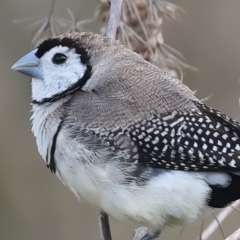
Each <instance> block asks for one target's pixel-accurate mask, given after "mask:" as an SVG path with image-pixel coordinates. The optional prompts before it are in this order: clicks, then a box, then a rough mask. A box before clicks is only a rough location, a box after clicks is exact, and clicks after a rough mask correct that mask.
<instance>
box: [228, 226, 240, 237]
mask: <svg viewBox="0 0 240 240" xmlns="http://www.w3.org/2000/svg"><path fill="white" fill-rule="evenodd" d="M239 239H240V228H239V229H237V230H236V231H235V232H234V233H232V234H231V235H230V236H229V237H228V238H226V239H225V240H239Z"/></svg>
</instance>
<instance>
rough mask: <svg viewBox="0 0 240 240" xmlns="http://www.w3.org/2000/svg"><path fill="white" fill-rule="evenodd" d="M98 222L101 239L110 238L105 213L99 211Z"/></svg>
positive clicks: (106, 239) (109, 239)
mask: <svg viewBox="0 0 240 240" xmlns="http://www.w3.org/2000/svg"><path fill="white" fill-rule="evenodd" d="M98 223H99V228H100V231H101V240H112V236H111V231H110V225H109V220H108V215H107V214H106V213H104V212H101V213H100V216H99V219H98Z"/></svg>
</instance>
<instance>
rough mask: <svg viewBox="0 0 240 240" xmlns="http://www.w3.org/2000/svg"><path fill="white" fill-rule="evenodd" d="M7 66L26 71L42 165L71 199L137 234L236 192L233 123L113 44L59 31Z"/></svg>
mask: <svg viewBox="0 0 240 240" xmlns="http://www.w3.org/2000/svg"><path fill="white" fill-rule="evenodd" d="M12 69H13V70H16V71H18V72H20V73H23V74H25V75H27V76H30V77H31V78H32V82H31V88H32V91H31V92H32V102H31V105H32V115H31V122H32V132H33V135H34V136H35V138H36V144H37V147H38V151H39V153H40V155H41V156H42V158H43V159H44V161H45V163H46V165H47V167H48V168H49V169H50V170H51V172H52V173H54V174H55V175H56V176H57V177H58V178H59V179H60V180H61V181H62V183H63V184H64V185H66V186H67V187H69V188H70V190H71V191H72V192H73V193H74V194H75V195H76V196H77V198H78V199H80V200H81V199H84V200H86V201H87V202H89V203H90V204H92V205H93V206H95V207H96V208H98V209H99V210H101V211H103V212H105V213H107V214H109V215H110V216H111V217H113V218H115V219H117V220H119V221H125V222H134V223H137V224H138V225H140V226H145V227H146V228H147V229H148V232H147V233H146V234H145V235H144V236H143V237H142V238H141V240H154V239H156V238H158V237H159V236H160V234H161V232H162V231H163V229H164V227H165V226H168V225H170V226H174V225H185V224H188V223H191V222H195V221H196V220H197V219H199V218H201V217H203V216H204V215H205V214H207V213H208V212H209V211H211V210H212V209H215V208H223V207H225V206H227V205H229V204H230V203H232V202H233V201H235V200H237V199H239V198H240V123H239V122H237V121H236V120H234V119H233V118H231V117H229V116H227V115H225V114H224V113H222V112H221V111H218V110H216V109H213V108H212V107H210V106H208V105H206V104H205V103H203V102H202V101H200V100H199V99H198V98H197V97H196V96H195V93H194V91H192V90H191V89H190V88H189V87H187V86H186V85H184V84H183V82H182V81H181V80H179V79H177V78H175V77H174V76H172V75H171V74H170V73H168V72H167V71H165V70H163V69H160V68H159V67H157V66H155V65H153V64H151V63H150V62H148V61H146V60H144V59H143V58H142V57H141V56H140V55H139V54H138V53H136V52H133V51H132V50H130V49H128V48H127V47H126V46H124V45H123V44H122V43H121V42H120V41H118V40H113V39H110V38H107V37H105V36H103V35H100V34H97V33H91V32H83V33H78V32H73V33H65V34H62V35H60V36H57V37H53V38H50V39H47V40H45V41H43V42H42V43H41V44H40V45H39V46H38V47H37V48H36V49H34V50H32V51H30V52H29V53H27V54H26V55H25V56H23V57H22V58H20V59H19V60H18V61H17V62H16V63H15V64H14V65H13V66H12Z"/></svg>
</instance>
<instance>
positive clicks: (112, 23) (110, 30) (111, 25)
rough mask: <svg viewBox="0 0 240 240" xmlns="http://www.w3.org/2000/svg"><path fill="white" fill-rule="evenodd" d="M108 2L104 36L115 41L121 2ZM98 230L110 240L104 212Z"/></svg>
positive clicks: (107, 221)
mask: <svg viewBox="0 0 240 240" xmlns="http://www.w3.org/2000/svg"><path fill="white" fill-rule="evenodd" d="M109 1H110V4H111V7H110V16H109V20H108V26H107V32H106V36H107V37H109V38H113V39H115V38H116V34H117V29H118V26H119V23H120V17H121V12H122V11H121V10H122V0H109ZM99 228H100V232H101V240H112V236H111V230H110V224H109V219H108V215H107V214H106V213H105V212H100V216H99Z"/></svg>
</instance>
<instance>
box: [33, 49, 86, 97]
mask: <svg viewBox="0 0 240 240" xmlns="http://www.w3.org/2000/svg"><path fill="white" fill-rule="evenodd" d="M56 54H58V56H59V54H60V56H63V57H64V56H66V59H65V61H64V60H63V62H62V63H56V61H55V62H54V60H53V59H54V58H56ZM61 54H63V55H61ZM39 69H40V70H41V73H42V75H43V79H44V80H40V79H35V78H33V80H32V99H33V100H35V101H38V102H41V101H42V100H43V99H45V98H51V97H53V96H55V95H56V94H60V93H62V92H64V91H65V90H67V89H68V88H70V87H71V86H72V85H74V84H76V83H77V82H78V81H79V80H80V79H81V78H82V77H83V76H84V73H85V71H86V70H87V66H86V65H84V64H82V63H81V59H80V56H79V54H77V53H76V52H75V49H69V48H68V47H63V46H56V47H54V48H52V49H51V50H49V51H48V52H46V53H45V54H44V55H43V56H42V57H41V59H40V64H39Z"/></svg>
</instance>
